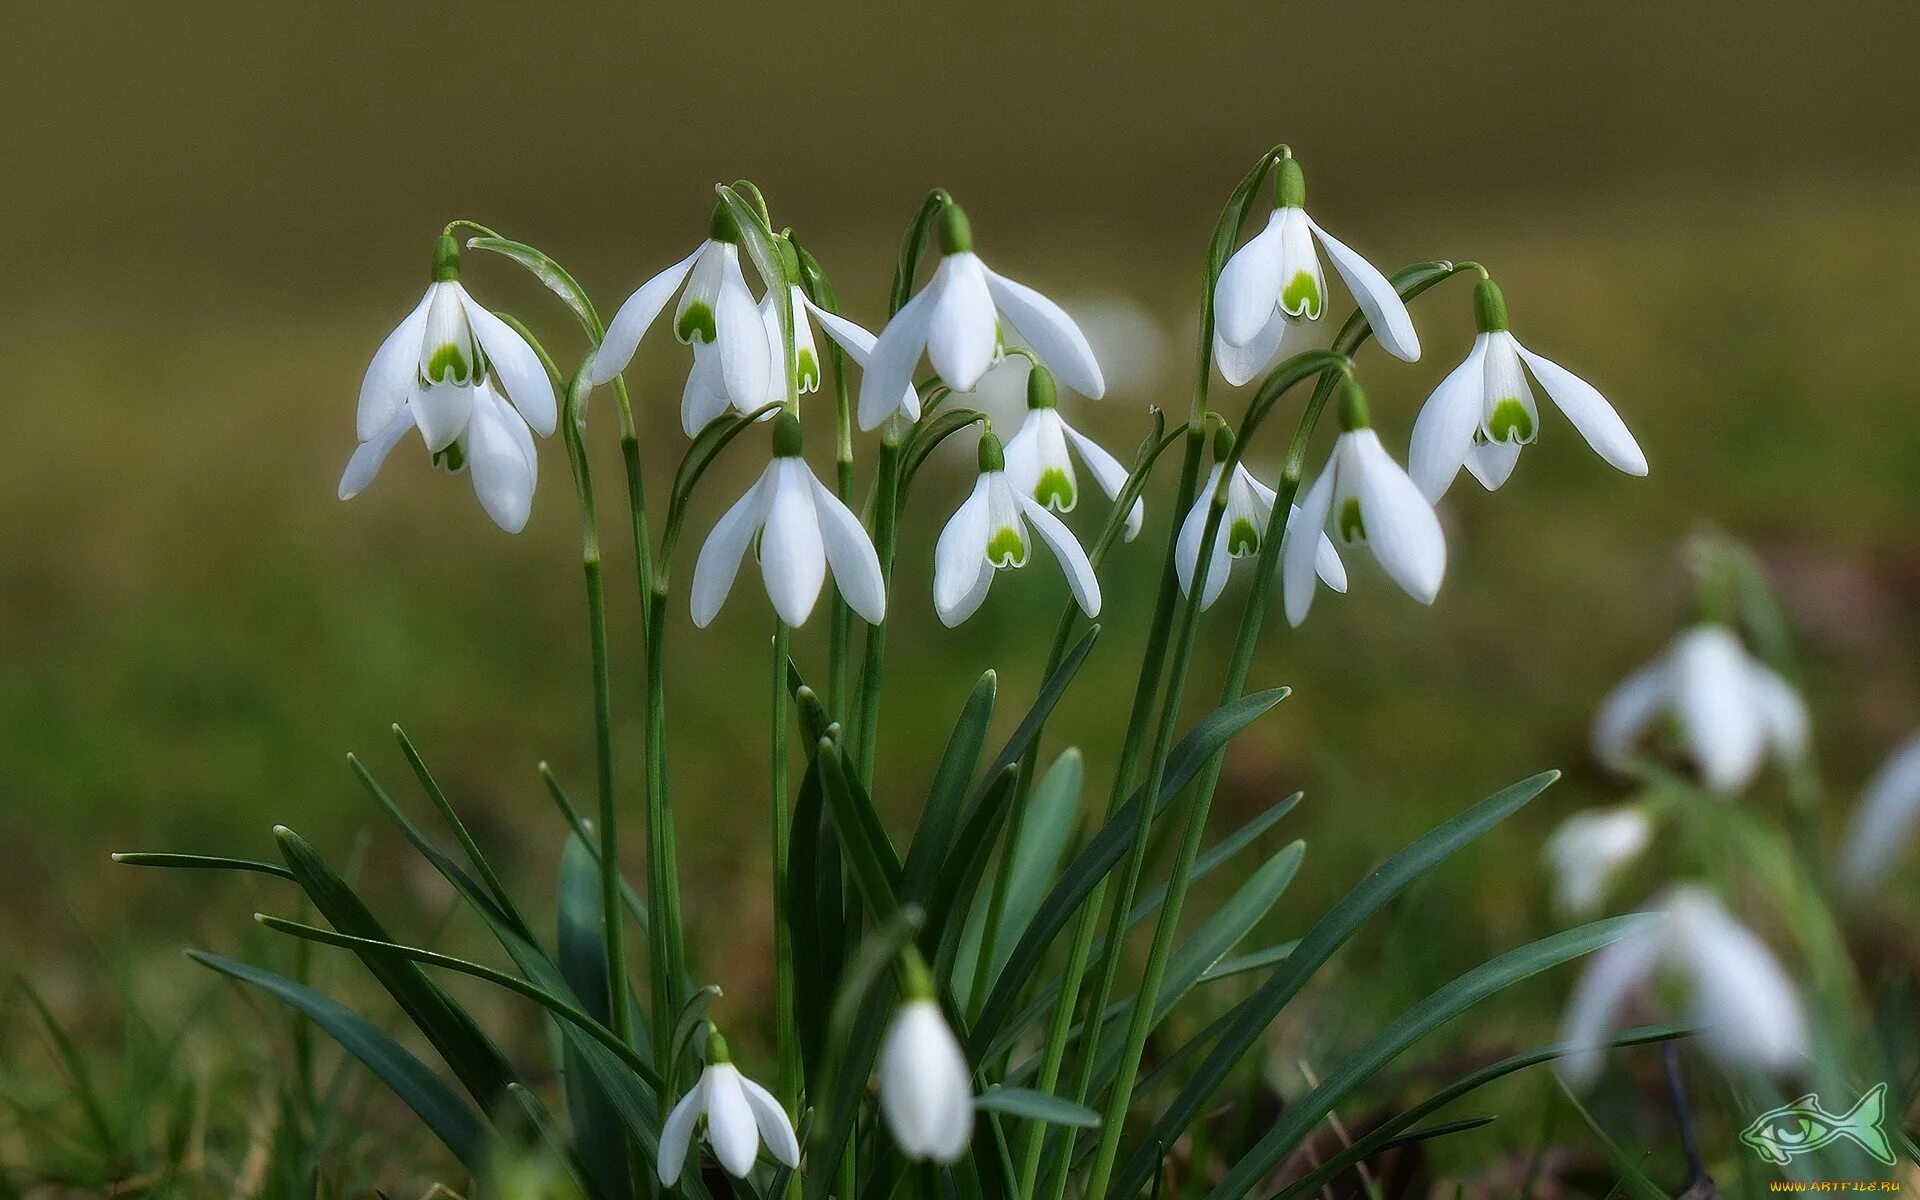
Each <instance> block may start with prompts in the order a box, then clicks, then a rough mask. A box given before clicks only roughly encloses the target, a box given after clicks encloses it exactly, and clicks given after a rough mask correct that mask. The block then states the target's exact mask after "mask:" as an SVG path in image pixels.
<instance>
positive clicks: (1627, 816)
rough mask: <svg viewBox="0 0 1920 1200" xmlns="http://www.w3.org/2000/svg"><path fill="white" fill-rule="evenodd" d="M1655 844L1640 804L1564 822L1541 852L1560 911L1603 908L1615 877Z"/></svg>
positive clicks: (1583, 814) (1582, 912) (1593, 812)
mask: <svg viewBox="0 0 1920 1200" xmlns="http://www.w3.org/2000/svg"><path fill="white" fill-rule="evenodd" d="M1652 840H1653V823H1652V822H1651V821H1650V820H1648V819H1647V814H1646V810H1644V809H1642V808H1641V807H1640V806H1639V805H1637V804H1624V805H1621V806H1619V807H1618V808H1611V809H1605V810H1591V811H1587V812H1578V813H1575V814H1573V815H1572V816H1570V817H1568V818H1567V819H1566V820H1565V821H1562V822H1561V823H1560V827H1559V828H1558V829H1555V830H1554V831H1553V833H1552V834H1551V835H1550V836H1549V837H1548V838H1547V841H1546V844H1545V845H1544V846H1543V847H1542V853H1543V855H1544V857H1545V858H1546V860H1547V862H1548V863H1549V864H1550V865H1551V866H1552V867H1553V871H1554V876H1555V884H1556V887H1555V895H1556V898H1557V900H1558V902H1559V904H1560V907H1561V908H1562V909H1563V910H1564V911H1565V912H1567V913H1570V914H1574V915H1585V914H1587V913H1591V912H1593V911H1594V910H1595V909H1597V908H1599V907H1600V902H1601V901H1602V900H1603V899H1605V896H1606V887H1607V883H1608V881H1609V880H1610V879H1612V877H1613V875H1614V874H1615V872H1617V871H1619V870H1620V869H1621V868H1622V867H1624V866H1626V864H1628V863H1630V862H1632V861H1633V860H1634V859H1635V858H1638V857H1639V856H1640V854H1641V852H1642V851H1644V850H1645V849H1646V848H1647V846H1648V844H1649V843H1650V842H1651V841H1652Z"/></svg>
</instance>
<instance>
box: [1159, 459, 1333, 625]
mask: <svg viewBox="0 0 1920 1200" xmlns="http://www.w3.org/2000/svg"><path fill="white" fill-rule="evenodd" d="M1232 453H1233V431H1232V430H1230V429H1228V428H1227V427H1226V426H1225V425H1222V426H1221V427H1220V428H1219V429H1218V430H1216V431H1215V432H1214V435H1213V457H1214V463H1213V470H1212V471H1210V472H1209V473H1208V474H1207V479H1206V482H1205V483H1204V484H1203V485H1201V488H1200V491H1199V493H1198V498H1197V499H1196V500H1195V501H1194V502H1193V507H1192V508H1190V509H1188V510H1187V517H1186V520H1184V521H1182V522H1181V523H1180V539H1179V541H1178V542H1177V543H1176V545H1175V548H1174V568H1175V570H1176V571H1178V572H1179V576H1180V591H1181V592H1182V593H1183V594H1185V595H1188V596H1191V595H1193V577H1194V572H1195V569H1196V568H1197V567H1198V566H1199V563H1200V539H1201V538H1202V537H1204V536H1205V535H1206V531H1207V513H1208V510H1209V509H1211V508H1212V506H1213V496H1214V493H1215V492H1216V491H1218V490H1219V487H1220V476H1221V474H1222V472H1224V471H1225V470H1226V464H1227V461H1228V458H1229V457H1230V456H1231V455H1232ZM1278 500H1279V497H1278V496H1277V495H1275V493H1274V490H1273V489H1272V488H1270V487H1268V486H1267V485H1266V484H1264V483H1261V482H1260V481H1259V480H1258V479H1255V478H1254V477H1253V472H1251V471H1249V470H1247V465H1246V464H1245V463H1243V462H1236V463H1234V464H1233V478H1232V481H1231V482H1230V483H1228V484H1227V511H1226V513H1225V514H1224V515H1223V518H1222V520H1221V522H1220V530H1219V533H1218V534H1217V535H1216V536H1215V538H1214V543H1213V551H1212V558H1211V561H1210V562H1209V564H1208V566H1207V584H1206V589H1205V591H1204V592H1203V594H1202V595H1201V597H1200V608H1201V610H1202V611H1205V610H1206V609H1209V608H1212V607H1213V602H1214V601H1215V600H1218V599H1219V598H1220V594H1221V593H1222V592H1224V591H1226V588H1227V576H1228V574H1229V573H1230V572H1231V571H1232V570H1233V564H1234V563H1235V562H1236V561H1238V560H1240V559H1243V558H1252V557H1255V556H1257V555H1258V554H1259V553H1260V546H1261V543H1262V542H1263V541H1264V540H1265V537H1266V529H1267V526H1268V524H1269V523H1270V522H1271V521H1272V519H1273V506H1274V505H1275V504H1276V503H1277V502H1278ZM1299 520H1300V506H1299V505H1297V504H1289V505H1288V506H1287V523H1286V528H1285V529H1284V531H1283V532H1282V533H1281V537H1280V555H1281V557H1282V558H1283V559H1284V558H1285V557H1286V553H1287V549H1286V548H1287V543H1288V542H1289V541H1291V540H1292V537H1293V527H1294V526H1295V525H1296V524H1298V523H1299ZM1314 572H1315V574H1317V575H1318V576H1319V578H1320V581H1321V582H1322V583H1324V584H1326V585H1327V586H1328V587H1330V588H1332V589H1333V590H1334V591H1336V592H1344V591H1346V590H1347V568H1346V564H1344V563H1342V562H1341V561H1340V552H1339V551H1338V550H1336V549H1334V546H1333V541H1332V540H1331V539H1330V538H1328V537H1327V535H1326V534H1325V533H1322V534H1321V535H1320V547H1319V549H1318V550H1317V551H1316V553H1315V557H1314Z"/></svg>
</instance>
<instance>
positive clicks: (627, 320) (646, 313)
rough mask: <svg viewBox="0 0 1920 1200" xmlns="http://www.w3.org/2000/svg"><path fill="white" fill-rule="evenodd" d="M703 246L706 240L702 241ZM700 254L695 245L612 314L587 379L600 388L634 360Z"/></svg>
mask: <svg viewBox="0 0 1920 1200" xmlns="http://www.w3.org/2000/svg"><path fill="white" fill-rule="evenodd" d="M703 246H704V243H703ZM699 257H700V249H698V248H696V249H695V250H694V252H693V253H692V254H689V255H687V256H686V257H685V258H683V259H681V260H680V261H679V262H677V263H675V264H673V265H672V266H670V267H668V268H667V269H666V270H664V271H662V272H660V273H659V274H658V275H655V276H654V277H653V278H652V279H649V280H647V281H646V282H645V283H643V284H641V285H640V287H639V289H638V290H637V291H635V292H634V293H633V295H631V296H628V297H627V299H626V302H625V303H624V304H622V305H621V306H620V311H618V312H616V313H614V314H613V320H612V322H610V323H609V324H608V325H607V333H606V336H605V337H603V338H601V339H600V348H599V349H598V350H595V351H594V352H593V362H592V363H590V364H589V365H588V367H587V382H588V383H591V384H592V385H593V386H594V387H600V386H602V385H604V384H606V383H609V382H611V381H612V379H613V377H614V376H615V375H618V374H619V373H620V372H622V371H624V370H626V369H627V364H628V363H630V362H632V361H633V356H634V353H635V352H636V351H637V350H639V348H640V339H641V338H642V337H644V336H646V332H647V329H648V328H649V327H651V326H652V324H653V322H654V320H655V319H656V318H657V317H659V315H660V312H661V310H662V309H664V308H666V306H667V301H669V300H671V299H673V293H674V290H675V289H677V288H678V287H679V286H680V283H681V281H682V280H684V279H685V278H686V277H687V272H688V271H689V270H691V269H692V268H693V260H694V259H696V258H699Z"/></svg>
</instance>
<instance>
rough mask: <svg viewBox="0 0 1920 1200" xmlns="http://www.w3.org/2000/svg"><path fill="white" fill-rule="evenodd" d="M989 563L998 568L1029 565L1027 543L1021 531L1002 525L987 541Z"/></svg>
mask: <svg viewBox="0 0 1920 1200" xmlns="http://www.w3.org/2000/svg"><path fill="white" fill-rule="evenodd" d="M987 561H988V562H990V563H992V564H993V565H994V566H996V567H1023V566H1025V565H1026V564H1027V542H1026V539H1025V538H1023V537H1021V536H1020V531H1019V530H1018V529H1015V528H1014V527H1013V526H1011V525H1002V526H1001V527H1000V528H998V529H996V530H994V531H993V535H992V536H991V537H989V538H988V539H987Z"/></svg>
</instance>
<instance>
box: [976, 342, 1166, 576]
mask: <svg viewBox="0 0 1920 1200" xmlns="http://www.w3.org/2000/svg"><path fill="white" fill-rule="evenodd" d="M1058 405H1059V393H1058V389H1057V388H1055V386H1054V382H1053V372H1052V371H1050V370H1048V369H1047V368H1046V367H1045V366H1043V365H1042V364H1040V363H1038V362H1036V363H1034V364H1033V366H1032V368H1030V369H1029V370H1028V371H1027V419H1026V420H1024V421H1022V422H1021V423H1020V428H1019V429H1017V430H1015V431H1014V434H1013V436H1012V437H1011V438H1008V439H1007V444H1006V455H1007V478H1009V479H1011V480H1012V481H1013V485H1014V486H1015V487H1017V488H1019V489H1020V491H1021V492H1022V493H1024V494H1026V495H1028V496H1031V497H1032V498H1033V500H1034V502H1035V503H1037V504H1039V505H1040V506H1042V507H1043V508H1048V509H1051V510H1053V511H1054V512H1062V513H1068V512H1072V511H1073V508H1074V505H1075V504H1077V503H1079V500H1080V486H1079V480H1078V479H1077V478H1075V476H1074V471H1073V457H1072V454H1078V455H1079V456H1080V461H1081V462H1083V463H1085V464H1086V467H1087V471H1088V473H1089V474H1091V475H1092V476H1093V481H1094V483H1096V484H1098V485H1099V487H1100V490H1101V491H1102V492H1104V493H1105V494H1106V497H1107V499H1109V500H1112V499H1115V498H1117V497H1118V496H1119V495H1120V489H1121V488H1123V487H1125V486H1126V485H1127V469H1126V468H1125V467H1124V466H1122V465H1121V464H1120V460H1119V459H1117V458H1115V457H1114V456H1113V455H1111V454H1109V453H1107V451H1106V450H1105V449H1103V448H1102V447H1101V446H1100V444H1099V443H1098V442H1095V441H1094V440H1093V439H1092V438H1090V437H1088V436H1087V435H1086V434H1084V433H1081V432H1080V431H1079V430H1077V429H1075V428H1074V427H1073V426H1071V425H1069V424H1067V421H1066V418H1064V417H1062V416H1061V415H1060V409H1059V407H1058ZM1069 448H1071V450H1072V454H1070V453H1069ZM1146 519H1147V502H1146V501H1145V500H1135V501H1134V502H1133V507H1132V508H1129V509H1128V510H1127V522H1126V525H1125V526H1124V527H1123V529H1122V534H1121V536H1122V537H1123V538H1124V539H1125V540H1127V541H1129V542H1130V541H1132V540H1133V539H1134V537H1135V536H1136V535H1138V534H1139V532H1140V526H1141V525H1142V524H1143V523H1144V522H1145V521H1146Z"/></svg>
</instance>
